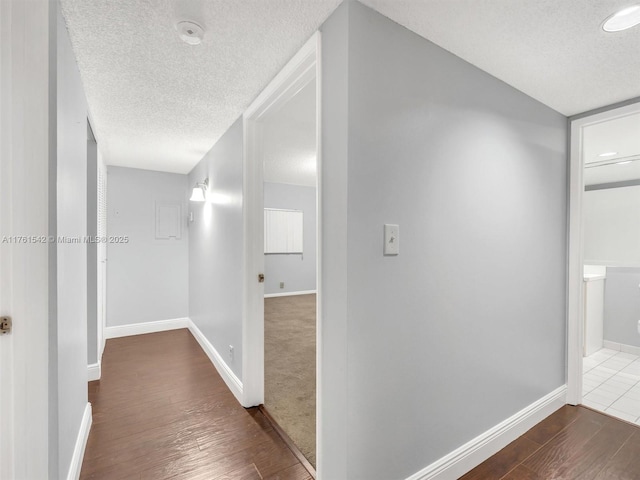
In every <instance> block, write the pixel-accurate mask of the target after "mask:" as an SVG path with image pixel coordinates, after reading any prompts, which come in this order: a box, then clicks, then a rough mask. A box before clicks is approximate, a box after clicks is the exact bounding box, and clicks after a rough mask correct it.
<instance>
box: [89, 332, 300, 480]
mask: <svg viewBox="0 0 640 480" xmlns="http://www.w3.org/2000/svg"><path fill="white" fill-rule="evenodd" d="M89 401H90V402H91V404H92V406H93V426H92V427H91V433H90V435H89V440H88V443H87V448H86V451H85V456H84V462H83V464H82V472H81V475H80V478H81V479H104V480H107V479H118V480H124V479H138V480H143V479H145V480H146V479H149V480H161V479H174V480H187V479H189V480H232V479H233V480H244V479H246V480H310V479H311V476H310V475H309V474H308V472H307V471H306V470H305V468H304V467H303V466H302V464H301V463H300V462H299V461H298V459H297V458H296V457H295V456H294V455H293V453H292V452H291V450H289V448H288V447H287V446H286V444H285V443H284V442H283V440H282V439H281V438H280V437H279V436H278V434H277V433H276V432H275V430H273V428H272V427H271V424H270V423H269V422H268V421H267V420H266V419H265V417H264V415H263V414H262V413H261V412H260V411H259V410H258V409H257V408H254V409H248V410H247V409H244V408H242V407H241V406H240V404H239V403H238V402H237V401H236V399H235V397H234V396H233V394H232V393H231V392H230V391H229V389H228V388H227V386H226V385H225V383H224V381H223V380H222V378H221V377H220V376H219V375H218V373H217V372H216V370H215V368H214V367H213V365H212V364H211V362H210V361H209V359H208V358H207V356H206V355H205V353H204V352H203V351H202V349H201V348H200V346H199V345H198V343H197V342H196V340H195V339H194V338H193V337H192V336H191V333H190V332H189V331H188V330H186V329H183V330H173V331H170V332H161V333H152V334H148V335H138V336H134V337H125V338H118V339H111V340H108V341H107V345H106V348H105V352H104V356H103V363H102V378H101V380H100V381H97V382H90V383H89Z"/></svg>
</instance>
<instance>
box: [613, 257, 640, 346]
mask: <svg viewBox="0 0 640 480" xmlns="http://www.w3.org/2000/svg"><path fill="white" fill-rule="evenodd" d="M639 287H640V268H637V267H636V268H632V267H608V268H607V279H606V281H605V284H604V339H605V340H609V341H611V342H616V343H622V344H623V345H633V346H636V347H640V333H638V321H639V320H640V288H639Z"/></svg>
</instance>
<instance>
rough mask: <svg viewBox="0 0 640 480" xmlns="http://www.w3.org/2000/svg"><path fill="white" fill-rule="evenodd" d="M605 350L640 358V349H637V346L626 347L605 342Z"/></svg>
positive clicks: (621, 344)
mask: <svg viewBox="0 0 640 480" xmlns="http://www.w3.org/2000/svg"><path fill="white" fill-rule="evenodd" d="M603 346H604V348H608V349H610V350H616V351H618V352H624V353H630V354H632V355H638V356H640V347H636V346H635V345H625V344H624V343H617V342H610V341H609V340H605V341H604V342H603Z"/></svg>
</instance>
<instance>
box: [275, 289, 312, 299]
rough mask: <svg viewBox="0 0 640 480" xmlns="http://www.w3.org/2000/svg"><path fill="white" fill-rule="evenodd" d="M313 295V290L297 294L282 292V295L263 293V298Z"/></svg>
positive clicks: (301, 291)
mask: <svg viewBox="0 0 640 480" xmlns="http://www.w3.org/2000/svg"><path fill="white" fill-rule="evenodd" d="M314 293H316V291H315V290H300V291H299V292H283V293H265V294H264V298H274V297H293V296H295V295H312V294H314Z"/></svg>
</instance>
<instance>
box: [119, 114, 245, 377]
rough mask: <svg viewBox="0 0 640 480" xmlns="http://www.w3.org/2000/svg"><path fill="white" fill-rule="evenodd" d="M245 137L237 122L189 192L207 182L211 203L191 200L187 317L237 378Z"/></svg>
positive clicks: (195, 173) (198, 169)
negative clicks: (197, 184)
mask: <svg viewBox="0 0 640 480" xmlns="http://www.w3.org/2000/svg"><path fill="white" fill-rule="evenodd" d="M243 135H244V134H243V125H242V118H240V119H238V120H237V121H236V122H235V123H234V124H233V125H232V126H231V127H230V128H229V130H227V132H226V133H225V134H224V135H223V136H222V137H221V138H220V139H219V140H218V141H217V142H216V144H215V145H214V146H213V148H212V149H211V150H210V151H209V152H208V153H207V154H206V155H205V156H204V158H203V159H202V160H201V161H200V163H198V165H196V166H195V167H194V169H193V170H192V171H191V173H189V189H191V188H192V187H193V186H194V185H195V184H196V183H201V182H203V181H204V179H205V178H208V179H209V189H208V192H207V193H208V197H209V201H207V202H202V203H199V202H189V210H190V212H191V213H192V214H193V222H191V223H189V285H190V288H189V317H190V318H191V320H192V321H193V322H194V323H195V325H196V326H197V327H198V329H200V331H201V332H202V333H203V334H204V336H205V337H206V338H207V340H209V342H211V344H212V345H213V347H214V348H215V349H216V350H217V352H218V353H219V354H220V356H221V357H222V359H223V360H224V361H225V362H226V363H227V365H228V366H229V368H231V370H232V371H233V373H235V375H236V376H237V377H238V378H239V379H240V380H242V305H243V299H242V292H243V282H242V268H240V266H241V265H242V264H243V258H244V257H243V255H244V253H243V249H242V248H243V247H242V246H243V216H242V215H243V213H242V188H243V177H242V165H243ZM109 181H111V178H109ZM229 345H233V347H234V355H233V358H230V357H229V354H228V349H229Z"/></svg>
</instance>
